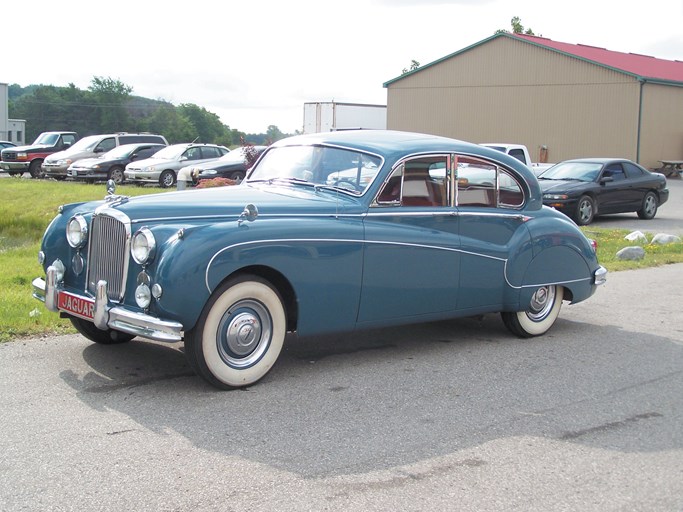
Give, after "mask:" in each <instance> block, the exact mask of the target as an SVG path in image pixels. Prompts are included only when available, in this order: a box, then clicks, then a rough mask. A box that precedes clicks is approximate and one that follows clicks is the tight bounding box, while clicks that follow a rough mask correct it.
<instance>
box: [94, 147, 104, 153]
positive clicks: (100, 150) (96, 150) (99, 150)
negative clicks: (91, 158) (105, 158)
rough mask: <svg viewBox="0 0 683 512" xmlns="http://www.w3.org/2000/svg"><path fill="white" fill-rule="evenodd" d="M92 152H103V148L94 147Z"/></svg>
mask: <svg viewBox="0 0 683 512" xmlns="http://www.w3.org/2000/svg"><path fill="white" fill-rule="evenodd" d="M93 153H104V149H102V148H95V151H93Z"/></svg>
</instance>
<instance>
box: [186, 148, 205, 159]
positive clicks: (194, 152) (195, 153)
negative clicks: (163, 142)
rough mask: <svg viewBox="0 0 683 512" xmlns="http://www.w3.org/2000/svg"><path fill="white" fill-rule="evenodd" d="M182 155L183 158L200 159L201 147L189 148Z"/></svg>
mask: <svg viewBox="0 0 683 512" xmlns="http://www.w3.org/2000/svg"><path fill="white" fill-rule="evenodd" d="M183 156H184V157H185V158H187V159H188V160H201V158H202V148H199V147H194V148H189V149H188V150H187V151H185V153H184V154H183Z"/></svg>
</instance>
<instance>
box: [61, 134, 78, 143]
mask: <svg viewBox="0 0 683 512" xmlns="http://www.w3.org/2000/svg"><path fill="white" fill-rule="evenodd" d="M62 140H63V142H64V144H65V145H66V146H73V145H74V142H76V136H75V135H71V134H67V135H64V136H63V138H62Z"/></svg>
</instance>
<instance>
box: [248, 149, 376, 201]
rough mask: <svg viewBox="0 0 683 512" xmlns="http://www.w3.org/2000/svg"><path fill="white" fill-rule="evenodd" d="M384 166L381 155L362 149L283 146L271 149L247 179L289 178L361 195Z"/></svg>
mask: <svg viewBox="0 0 683 512" xmlns="http://www.w3.org/2000/svg"><path fill="white" fill-rule="evenodd" d="M381 166H382V159H381V158H380V157H378V156H375V155H369V154H367V153H361V152H359V151H353V150H348V149H340V148H332V147H326V146H283V147H278V148H273V149H271V150H270V151H268V152H267V153H266V154H265V155H264V156H263V158H262V159H261V160H260V161H259V163H258V165H257V166H256V167H255V168H254V170H253V172H252V173H251V174H250V175H249V179H248V180H247V181H249V182H255V181H275V180H287V181H291V182H297V183H306V184H311V185H323V186H329V187H334V188H337V189H341V190H344V191H346V192H350V193H353V194H356V195H360V194H362V193H363V192H365V190H366V188H367V187H368V185H369V184H370V183H372V181H373V180H374V179H375V176H377V173H378V172H379V169H380V167H381Z"/></svg>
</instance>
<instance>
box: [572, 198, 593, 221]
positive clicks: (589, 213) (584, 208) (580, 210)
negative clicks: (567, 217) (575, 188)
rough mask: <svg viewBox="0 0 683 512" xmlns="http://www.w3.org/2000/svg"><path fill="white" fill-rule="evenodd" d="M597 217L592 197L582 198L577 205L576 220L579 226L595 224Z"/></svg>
mask: <svg viewBox="0 0 683 512" xmlns="http://www.w3.org/2000/svg"><path fill="white" fill-rule="evenodd" d="M594 216H595V202H594V201H593V198H592V197H590V196H581V199H579V203H578V204H577V205H576V213H575V214H574V220H576V223H577V224H578V225H579V226H585V225H586V224H590V223H591V222H593V217H594Z"/></svg>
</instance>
